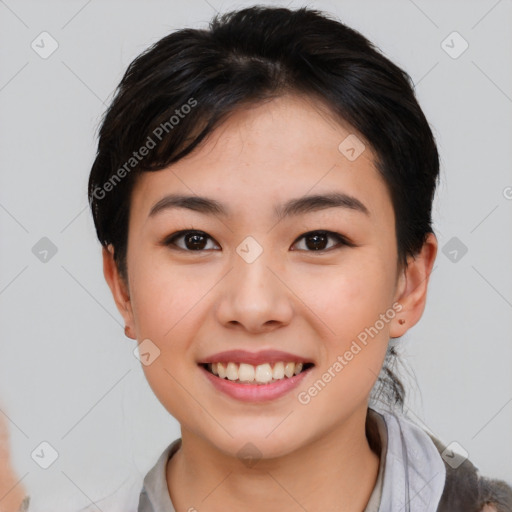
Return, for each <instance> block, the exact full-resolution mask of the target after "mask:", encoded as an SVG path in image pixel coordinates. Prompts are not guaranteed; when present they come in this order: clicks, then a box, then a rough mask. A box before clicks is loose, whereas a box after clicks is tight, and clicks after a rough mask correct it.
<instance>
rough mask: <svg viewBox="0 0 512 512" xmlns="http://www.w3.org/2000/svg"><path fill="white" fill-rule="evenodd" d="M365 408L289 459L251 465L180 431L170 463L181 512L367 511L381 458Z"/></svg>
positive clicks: (174, 497) (169, 475) (171, 487)
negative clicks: (373, 443) (239, 511)
mask: <svg viewBox="0 0 512 512" xmlns="http://www.w3.org/2000/svg"><path fill="white" fill-rule="evenodd" d="M366 432H367V428H366V408H365V409H361V410H360V411H357V412H356V413H355V414H354V415H353V416H351V417H350V418H348V419H347V421H346V422H345V423H344V424H343V425H342V426H338V427H337V428H336V429H333V430H332V431H329V432H327V433H325V434H324V435H322V436H321V437H319V438H318V439H314V440H311V441H309V442H307V443H306V444H303V445H302V446H300V448H299V449H296V450H295V451H293V452H290V453H288V454H286V455H285V456H282V457H279V458H273V459H261V460H259V461H258V462H257V463H256V464H254V465H253V466H252V467H246V466H244V465H243V464H241V462H240V460H239V459H238V458H236V457H232V456H229V455H226V454H225V453H223V452H220V451H219V450H218V449H216V448H215V447H214V446H212V445H211V444H210V443H209V442H208V441H206V440H205V439H203V438H199V437H197V436H196V435H195V434H194V433H193V432H191V431H189V430H186V429H182V445H181V447H180V449H179V450H178V451H177V452H176V453H175V454H174V456H173V457H172V458H171V459H170V460H169V462H168V464H167V485H168V488H169V492H170V496H171V499H172V502H173V504H174V506H175V508H176V510H177V511H179V512H181V511H182V510H183V511H188V510H194V508H195V509H196V510H201V511H205V512H206V511H221V510H236V509H242V510H245V511H248V512H258V511H266V510H268V509H269V507H270V506H271V508H272V509H273V510H280V511H281V512H288V511H290V512H291V511H297V510H299V509H300V508H302V509H303V510H304V509H305V510H307V511H308V512H314V511H321V510H322V511H325V510H343V511H346V512H351V511H354V512H356V511H357V512H360V511H361V510H364V508H365V506H366V504H367V503H368V500H369V499H370V495H371V493H372V491H373V488H374V486H375V483H376V480H377V475H378V470H379V455H377V454H376V453H375V452H374V451H372V449H371V448H370V444H369V442H368V439H367V437H366Z"/></svg>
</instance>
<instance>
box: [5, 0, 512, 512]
mask: <svg viewBox="0 0 512 512" xmlns="http://www.w3.org/2000/svg"><path fill="white" fill-rule="evenodd" d="M252 3H253V2H240V1H239V2H230V1H222V0H208V1H206V0H192V1H189V2H186V3H185V2H177V1H169V0H166V1H146V2H142V1H137V2H135V1H130V2H129V1H124V2H121V1H101V2H100V1H99V0H89V1H86V0H85V1H80V2H79V1H69V0H68V1H66V2H64V1H60V2H56V1H53V2H51V1H46V2H41V1H21V0H18V1H15V0H4V1H1V0H0V38H1V39H0V52H1V61H0V62H1V66H0V71H1V75H0V113H1V119H2V122H1V125H0V141H1V156H0V158H1V160H0V169H1V183H0V228H1V233H2V236H1V237H0V243H1V250H0V258H1V259H0V321H1V326H2V327H1V334H0V336H1V358H0V408H1V413H2V414H5V415H6V417H7V422H8V425H9V429H10V434H11V444H12V450H13V456H14V463H15V467H16V470H17V472H18V474H19V475H20V478H22V477H23V484H24V485H25V486H26V487H27V488H28V490H29V492H30V494H31V495H32V496H34V499H39V500H42V501H44V500H47V501H48V502H50V501H51V499H53V498H52V495H60V496H66V497H68V498H69V499H70V500H71V499H73V500H75V502H76V503H78V504H82V506H85V505H87V504H89V503H90V500H89V498H90V499H92V500H94V499H98V498H99V497H101V496H105V495H106V490H108V489H111V490H114V489H115V488H117V487H118V486H119V485H121V484H122V482H123V481H125V479H126V478H127V477H129V476H130V475H134V474H138V475H141V476H143V475H144V474H145V473H146V471H147V470H148V469H149V467H150V466H151V465H152V464H153V463H154V461H155V460H156V457H157V456H158V455H159V454H160V452H161V451H162V450H163V449H164V447H165V446H166V445H167V444H168V443H169V442H170V441H171V440H173V439H175V438H176V437H178V436H179V430H178V425H177V423H176V421H175V420H174V419H173V418H171V417H170V416H169V414H168V413H167V412H166V411H165V409H164V408H163V407H162V406H161V404H160V403H159V402H158V401H157V399H156V398H155V397H154V396H153V394H152V392H151V390H150V388H149V386H148V385H147V383H146V381H145V379H144V376H143V373H142V370H141V368H140V363H139V361H138V360H137V359H136V358H135V357H134V355H133V350H134V349H135V348H136V342H135V341H133V340H129V339H127V338H125V337H124V334H123V323H122V320H121V317H120V315H119V314H118V312H117V310H116V308H115V305H114V302H113V300H112V298H111V296H110V292H109V290H108V287H107V285H106V283H105V282H104V280H103V275H102V268H101V252H100V245H99V243H98V242H97V240H96V238H95V233H94V229H93V223H92V220H91V217H90V213H89V211H88V207H87V197H86V188H87V187H86V185H87V178H88V172H89V170H90V166H91V164H92V161H93V158H94V153H95V144H96V137H95V135H96V129H97V126H98V123H99V120H100V116H101V114H102V112H103V111H104V109H105V106H106V105H107V104H108V102H109V100H110V99H111V95H112V92H113V89H114V88H115V86H116V85H117V83H118V82H119V80H120V78H121V76H122V74H123V73H124V71H125V69H126V67H127V65H128V64H129V63H130V61H131V60H132V59H133V58H134V57H135V56H136V55H138V54H139V53H140V52H141V51H142V50H144V49H145V48H146V47H147V46H148V45H149V44H151V43H153V42H155V41H156V40H158V39H159V38H160V37H162V36H164V35H165V34H167V33H169V32H170V31H171V30H174V29H177V28H182V27H184V26H192V27H204V26H205V25H206V23H207V21H208V20H209V19H210V18H211V16H212V15H213V14H214V13H215V12H216V11H217V10H219V11H226V10H229V9H230V8H236V7H241V6H246V5H251V4H252ZM270 3H271V4H273V5H277V4H280V2H270ZM282 5H289V6H293V7H295V6H300V5H309V6H315V7H317V8H319V9H322V10H326V11H328V12H331V13H333V14H335V15H337V16H338V17H339V18H341V20H342V21H344V22H346V23H347V24H348V25H350V26H352V27H353V28H356V29H357V30H360V31H361V32H362V33H363V34H364V35H366V36H367V37H368V38H370V39H371V40H372V41H374V42H375V43H376V44H377V45H378V46H379V47H380V48H381V49H382V50H383V51H384V53H385V54H386V55H387V56H388V57H390V58H391V59H392V60H393V61H395V62H396V63H397V64H398V65H400V66H402V67H403V68H404V69H405V70H406V71H407V72H408V73H409V74H410V75H411V77H412V79H413V81H414V82H415V84H416V91H417V94H418V97H419V100H420V103H421V105H422V107H423V109H424V111H425V113H426V116H427V118H428V119H429V121H430V123H431V125H432V126H433V129H434V133H435V135H436V137H437V140H438V144H439V150H440V154H441V159H442V176H441V185H440V188H439V190H438V196H437V198H436V202H435V208H434V227H435V231H436V234H437V236H438V239H439V242H440V252H439V254H438V257H437V261H436V265H435V268H434V272H433V274H432V277H431V284H430V289H429V296H428V303H427V307H426V311H425V313H424V316H423V319H422V320H421V322H420V323H419V324H418V325H417V326H415V327H414V328H412V329H411V331H409V333H408V334H407V335H406V336H405V337H404V338H402V340H401V342H400V343H399V345H400V346H401V348H402V353H403V354H404V356H405V358H406V359H407V361H408V363H409V366H410V368H411V370H410V371H411V372H412V373H413V374H415V375H416V378H417V381H418V385H419V388H420V390H421V394H420V393H419V392H417V391H414V389H411V392H410V396H409V401H408V407H407V408H408V410H409V414H410V415H411V416H412V417H413V418H415V419H416V421H417V422H423V423H424V424H425V425H426V426H428V428H429V429H430V430H431V431H432V432H433V433H434V434H435V435H437V436H438V437H440V438H441V439H442V440H443V441H445V442H446V443H448V442H451V441H456V442H458V443H459V444H460V445H461V446H462V447H464V449H465V450H467V452H469V456H470V458H471V460H472V461H473V462H474V463H475V464H476V465H477V466H478V467H479V468H480V469H481V471H482V473H483V474H486V475H489V476H493V477H500V478H503V479H506V480H508V481H509V482H512V372H511V366H512V364H511V363H512V343H511V332H512V314H511V313H512V270H511V268H512V266H511V262H512V237H511V233H512V200H511V198H512V173H511V161H512V149H511V148H512V144H511V141H512V121H511V119H512V118H511V111H512V68H511V66H510V62H511V59H510V53H511V52H510V48H511V47H512V30H511V15H512V2H511V1H510V0H500V1H496V0H481V1H467V0H466V1H453V0H451V1H426V0H415V1H412V0H400V1H386V2H382V1H381V2H378V1H339V2H334V1H319V2H309V3H308V2H306V3H304V2H302V3H299V2H288V3H285V2H283V3H282ZM43 31H47V32H48V33H49V34H51V36H52V37H53V38H54V39H55V40H56V41H57V43H58V45H59V46H58V49H57V50H56V51H55V52H54V53H53V54H52V55H51V56H49V57H48V58H46V59H43V58H42V57H41V56H40V55H39V54H38V53H36V51H34V50H33V48H32V47H31V43H32V41H34V40H35V42H36V43H37V42H38V41H39V45H40V46H41V45H42V43H41V42H40V40H41V38H40V37H39V34H40V33H41V32H43ZM453 31H457V32H458V33H460V35H461V36H462V37H463V38H464V39H465V40H466V41H467V42H468V44H469V47H468V49H467V50H466V51H465V52H464V53H462V54H461V55H460V56H458V58H452V57H451V56H450V55H448V54H447V53H446V51H445V50H444V49H443V46H442V41H443V40H445V39H446V38H447V36H448V35H449V34H451V33H452V32H453ZM447 41H448V43H445V45H446V44H449V45H450V46H453V48H452V49H451V51H452V52H457V51H460V49H461V48H462V46H461V41H459V40H457V39H453V37H452V38H451V39H448V40H447ZM452 41H453V42H452ZM49 45H50V41H49V40H48V39H46V42H45V48H46V49H48V48H50V46H49ZM43 237H47V238H48V239H50V240H51V242H52V243H53V244H54V245H55V246H56V249H57V252H56V254H55V255H53V256H52V255H51V252H50V253H49V254H48V256H47V261H46V262H43V261H40V259H39V258H38V257H36V255H35V254H34V253H33V250H32V249H33V247H34V246H35V245H36V244H37V243H38V242H39V241H40V239H41V238H43ZM453 237H456V240H455V241H454V240H452V238H453ZM40 243H43V244H44V242H40ZM446 244H449V245H448V246H447V248H446ZM451 244H455V246H454V247H456V248H457V247H458V250H459V252H458V258H457V259H456V261H452V260H453V256H452V255H450V254H449V250H452V249H453V247H452V245H451ZM461 244H464V246H465V247H467V253H466V254H464V255H462V252H461V251H460V246H461ZM36 247H39V246H36ZM443 248H445V252H446V253H447V254H444V253H443V252H442V250H443ZM35 252H37V251H35ZM461 255H462V256H461ZM39 256H40V257H41V254H39ZM409 380H410V382H411V385H412V383H413V381H412V379H409ZM43 441H47V442H48V443H50V444H51V445H52V446H53V447H54V448H55V449H56V450H57V452H58V453H59V457H58V459H57V460H56V462H55V463H54V464H53V465H52V466H50V467H49V468H48V469H46V470H44V469H42V468H40V467H39V466H38V465H37V464H36V463H35V462H34V460H33V459H32V457H31V453H32V452H33V450H34V449H35V448H36V447H38V446H39V445H40V443H41V442H43Z"/></svg>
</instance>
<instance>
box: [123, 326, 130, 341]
mask: <svg viewBox="0 0 512 512" xmlns="http://www.w3.org/2000/svg"><path fill="white" fill-rule="evenodd" d="M129 329H130V328H129V327H128V326H127V325H125V326H124V335H125V336H126V337H127V338H129V337H130V336H128V330H129Z"/></svg>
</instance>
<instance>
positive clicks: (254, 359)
mask: <svg viewBox="0 0 512 512" xmlns="http://www.w3.org/2000/svg"><path fill="white" fill-rule="evenodd" d="M280 361H283V362H285V363H289V362H294V363H312V361H310V360H308V359H306V358H304V357H301V356H299V355H297V354H291V353H290V352H283V351H281V350H260V351H259V352H248V351H247V350H227V351H225V352H217V353H216V354H212V355H210V356H207V357H205V358H204V359H202V361H200V362H199V364H206V363H229V362H233V363H246V364H252V365H254V366H257V365H259V364H264V363H278V362H280Z"/></svg>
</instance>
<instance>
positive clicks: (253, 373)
mask: <svg viewBox="0 0 512 512" xmlns="http://www.w3.org/2000/svg"><path fill="white" fill-rule="evenodd" d="M208 366H209V368H210V370H211V372H212V373H213V374H214V375H218V376H219V377H220V378H221V379H225V378H226V377H227V378H228V379H229V380H239V381H240V382H258V383H261V384H267V383H268V382H271V381H272V380H274V381H275V380H281V379H284V378H285V376H286V377H293V375H297V374H299V373H300V372H301V371H302V367H303V364H302V363H283V362H279V363H275V364H274V367H273V368H272V366H271V365H270V363H264V364H259V365H258V366H253V365H252V364H246V363H240V364H238V363H231V362H229V363H227V364H226V363H210V364H209V365H208Z"/></svg>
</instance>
